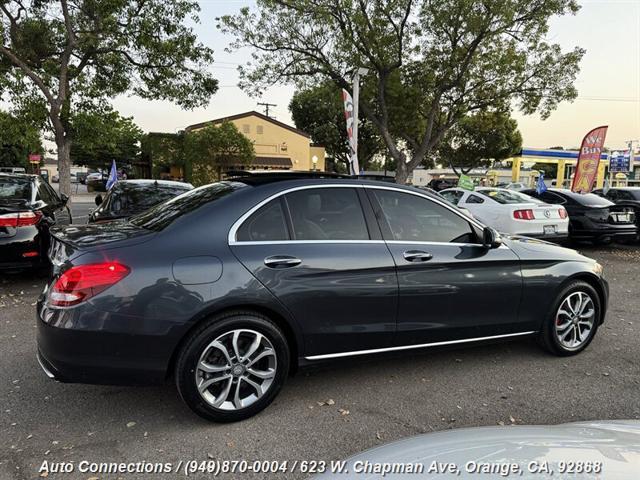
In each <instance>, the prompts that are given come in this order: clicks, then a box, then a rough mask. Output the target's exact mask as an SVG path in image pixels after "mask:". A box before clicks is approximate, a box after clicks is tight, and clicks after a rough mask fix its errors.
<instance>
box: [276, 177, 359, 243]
mask: <svg viewBox="0 0 640 480" xmlns="http://www.w3.org/2000/svg"><path fill="white" fill-rule="evenodd" d="M286 200H287V204H288V206H289V212H290V213H291V223H292V225H293V238H294V240H369V230H368V229H367V223H366V221H365V219H364V213H363V211H362V206H361V205H360V199H359V198H358V194H357V192H356V190H355V189H353V188H313V189H309V190H299V191H297V192H292V193H289V194H287V195H286Z"/></svg>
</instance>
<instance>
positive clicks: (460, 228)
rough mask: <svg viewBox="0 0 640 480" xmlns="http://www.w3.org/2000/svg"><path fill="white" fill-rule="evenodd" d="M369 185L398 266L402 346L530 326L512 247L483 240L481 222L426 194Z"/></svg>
mask: <svg viewBox="0 0 640 480" xmlns="http://www.w3.org/2000/svg"><path fill="white" fill-rule="evenodd" d="M367 192H368V194H369V197H370V199H371V201H372V205H373V208H374V211H375V214H376V217H377V219H378V221H379V224H380V227H381V231H382V234H383V237H384V239H385V241H386V243H387V246H388V247H389V250H390V251H391V254H392V255H393V258H394V261H395V263H396V267H397V272H398V283H399V289H400V297H399V305H398V312H399V313H398V327H397V328H398V332H397V335H396V342H395V343H396V346H404V345H412V344H413V345H415V344H428V343H438V342H447V341H455V340H468V339H474V338H484V337H491V336H497V335H509V334H514V333H520V332H524V331H527V330H531V325H525V324H521V322H519V319H518V308H519V304H520V298H521V295H522V276H521V271H520V261H519V259H518V257H517V256H516V255H515V254H514V253H513V252H512V251H511V250H510V249H509V248H507V247H506V246H504V245H502V246H500V247H499V248H487V247H485V246H483V245H481V244H480V243H479V241H478V232H477V229H479V228H480V227H479V226H476V227H475V228H474V227H473V226H472V225H471V224H470V222H469V220H468V219H467V218H465V217H464V216H463V215H461V214H458V213H457V212H455V211H453V209H451V208H449V207H447V206H445V205H444V204H443V203H440V202H437V201H435V200H433V199H430V198H427V197H426V196H423V195H421V194H418V193H413V192H409V191H404V190H398V189H395V190H394V189H392V188H382V187H375V188H374V187H368V188H367Z"/></svg>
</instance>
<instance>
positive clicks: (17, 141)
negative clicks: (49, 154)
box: [0, 111, 45, 171]
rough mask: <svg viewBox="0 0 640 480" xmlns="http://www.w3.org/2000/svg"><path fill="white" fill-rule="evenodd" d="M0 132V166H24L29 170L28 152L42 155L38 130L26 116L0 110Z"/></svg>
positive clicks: (42, 148) (42, 150)
mask: <svg viewBox="0 0 640 480" xmlns="http://www.w3.org/2000/svg"><path fill="white" fill-rule="evenodd" d="M0 132H1V135H0V165H1V166H3V167H25V168H26V169H27V171H30V164H29V159H28V156H29V154H30V153H38V154H40V155H42V156H43V157H44V153H45V151H44V147H43V146H42V140H41V137H40V130H39V129H38V128H36V127H35V126H34V124H33V122H31V121H30V120H29V119H28V118H24V117H21V116H20V115H15V114H12V113H8V112H3V111H0Z"/></svg>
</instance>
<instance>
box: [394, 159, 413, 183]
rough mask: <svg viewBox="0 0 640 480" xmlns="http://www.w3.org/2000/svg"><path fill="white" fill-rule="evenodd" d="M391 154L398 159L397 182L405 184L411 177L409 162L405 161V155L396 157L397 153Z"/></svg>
mask: <svg viewBox="0 0 640 480" xmlns="http://www.w3.org/2000/svg"><path fill="white" fill-rule="evenodd" d="M391 156H392V157H393V159H394V160H395V161H396V183H399V184H400V185H404V184H405V183H407V178H408V177H409V164H408V163H407V162H406V161H405V159H404V156H403V157H402V158H395V155H391Z"/></svg>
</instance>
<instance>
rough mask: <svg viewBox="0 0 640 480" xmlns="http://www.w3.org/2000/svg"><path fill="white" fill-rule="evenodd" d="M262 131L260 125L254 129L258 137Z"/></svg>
mask: <svg viewBox="0 0 640 480" xmlns="http://www.w3.org/2000/svg"><path fill="white" fill-rule="evenodd" d="M262 129H263V127H262V125H258V126H257V127H256V133H257V134H258V135H262Z"/></svg>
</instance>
